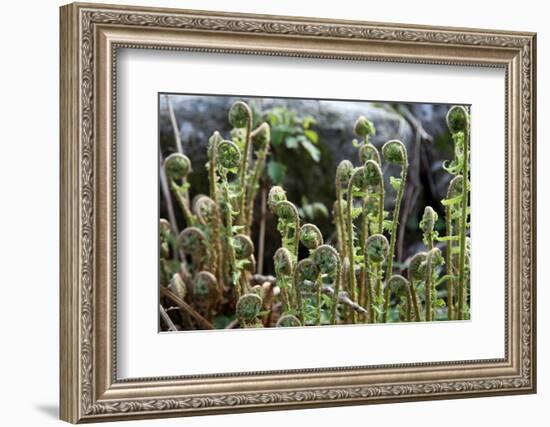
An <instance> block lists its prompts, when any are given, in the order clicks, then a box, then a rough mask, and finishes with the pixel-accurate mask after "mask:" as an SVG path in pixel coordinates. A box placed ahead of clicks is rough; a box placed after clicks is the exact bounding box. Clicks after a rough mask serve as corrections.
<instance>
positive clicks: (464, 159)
mask: <svg viewBox="0 0 550 427" xmlns="http://www.w3.org/2000/svg"><path fill="white" fill-rule="evenodd" d="M447 126H448V127H449V130H450V132H451V134H452V135H453V139H454V140H455V144H456V145H458V146H459V147H460V146H462V150H461V156H460V157H461V159H460V160H461V162H460V167H461V175H462V177H463V183H462V200H461V216H460V241H459V260H458V295H457V299H458V313H457V318H458V319H459V320H462V319H464V312H465V310H464V302H465V280H466V249H467V248H466V228H467V217H468V208H469V201H468V187H469V183H468V176H469V175H468V174H469V152H470V147H469V144H470V116H469V114H468V112H467V111H466V109H465V108H464V107H461V106H454V107H452V108H451V109H450V110H449V112H448V113H447Z"/></svg>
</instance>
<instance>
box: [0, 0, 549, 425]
mask: <svg viewBox="0 0 550 427" xmlns="http://www.w3.org/2000/svg"><path fill="white" fill-rule="evenodd" d="M110 1H111V2H113V3H121V4H124V3H125V2H120V1H116V0H110ZM128 1H130V0H128ZM132 3H133V4H140V5H147V6H153V5H157V6H166V7H180V8H191V9H193V8H195V9H209V10H225V11H235V12H252V13H269V14H281V15H302V16H318V17H326V18H342V19H360V20H370V21H387V22H404V23H415V24H433V25H451V26H464V27H480V28H483V27H489V28H496V29H509V30H528V31H536V32H538V52H539V57H538V75H539V81H538V99H539V101H538V118H539V119H538V140H539V146H538V158H539V161H538V164H539V172H538V189H539V201H538V217H539V225H538V251H539V271H538V285H539V286H538V301H539V318H538V335H539V339H538V359H539V375H538V377H539V393H538V394H537V395H529V396H509V397H492V398H478V399H464V400H448V401H437V402H421V403H401V404H393V405H373V406H361V407H345V408H327V409H315V410H300V411H282V412H265V413H252V414H239V415H224V416H215V417H214V416H209V417H198V418H188V419H185V420H182V419H169V420H162V421H136V422H129V423H125V424H124V425H125V426H133V425H136V426H148V425H151V426H152V425H159V426H163V425H165V426H170V425H181V424H182V423H185V425H187V426H217V425H219V424H228V425H231V424H234V423H238V424H239V425H240V426H241V427H247V426H259V425H261V426H280V425H282V424H287V425H299V424H307V425H316V426H331V425H337V424H341V423H344V422H353V423H360V424H373V425H388V424H389V425H393V424H397V423H401V422H406V423H407V424H408V425H409V426H413V427H414V426H420V425H422V426H424V427H426V426H431V425H436V424H441V423H444V424H445V425H446V427H454V426H460V427H463V426H467V425H481V424H482V423H484V422H490V423H491V424H493V425H499V426H503V427H506V426H516V425H519V424H522V425H529V424H531V423H533V424H534V423H535V422H536V421H538V420H542V419H543V418H547V414H548V406H549V405H550V392H549V391H548V389H549V387H550V375H549V374H548V369H547V364H546V362H547V361H548V360H549V355H550V338H549V337H548V336H547V332H546V328H547V327H548V326H549V324H550V314H549V312H548V310H546V309H545V304H544V301H546V300H548V299H549V298H550V291H549V290H548V287H547V286H545V285H546V282H547V281H548V278H549V275H550V268H549V266H548V263H547V262H546V258H547V257H548V256H550V255H549V254H550V243H549V240H548V239H546V240H545V239H544V236H546V237H548V235H549V231H550V230H549V225H548V224H549V223H548V222H546V223H545V222H544V221H543V219H544V218H549V217H550V201H549V198H548V196H547V194H546V191H547V189H546V188H547V187H548V185H549V181H550V169H549V168H547V167H544V165H545V163H546V162H547V161H550V148H549V147H548V144H545V141H547V140H548V139H549V137H550V135H549V132H550V126H548V125H547V123H548V122H546V121H544V118H545V117H550V101H549V100H548V98H546V96H548V95H549V92H548V91H549V88H548V80H547V78H548V76H549V75H550V56H549V55H548V52H550V29H549V28H548V25H547V24H548V23H547V18H548V12H547V11H546V10H545V2H541V1H536V0H522V1H521V2H519V1H515V2H512V1H504V0H501V1H498V2H497V1H493V2H480V1H478V0H477V1H471V0H461V1H455V2H453V3H454V4H453V5H450V4H448V3H447V2H442V1H436V0H434V1H421V0H417V1H407V0H393V1H391V2H384V1H376V2H365V1H363V2H361V1H359V2H358V1H357V0H338V1H337V2H330V1H324V2H321V1H318V0H317V1H305V0H302V1H299V0H277V1H276V2H269V3H267V2H259V1H257V0H256V1H245V0H231V1H230V2H229V1H223V0H185V1H183V0H182V1H176V0H172V1H170V0H161V1H156V2H153V1H152V0H146V1H142V0H133V1H132ZM61 4H62V3H61V2H59V1H57V0H47V1H46V0H42V1H25V2H16V1H12V2H5V3H4V4H3V5H2V6H3V7H2V18H3V19H2V25H1V26H0V32H1V37H0V43H1V53H2V61H1V65H0V108H1V110H0V201H1V202H0V203H1V204H0V206H1V207H0V328H1V329H0V331H1V336H0V342H1V343H2V345H1V350H0V396H1V397H0V402H1V405H0V419H1V420H2V424H3V425H10V426H18V425H25V426H48V425H59V424H61V422H60V421H58V420H57V402H58V367H57V364H58V203H59V194H58V186H59V185H58V176H59V161H58V158H59V155H58V153H59V151H58V68H59V67H58V63H59V59H58V25H59V23H58V7H59V6H60V5H61ZM537 425H541V424H540V423H537Z"/></svg>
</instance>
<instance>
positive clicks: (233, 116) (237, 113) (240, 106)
mask: <svg viewBox="0 0 550 427" xmlns="http://www.w3.org/2000/svg"><path fill="white" fill-rule="evenodd" d="M229 123H231V125H232V126H233V127H234V128H235V129H242V128H245V129H246V131H245V136H244V149H243V151H242V156H241V159H240V160H241V161H240V165H239V172H238V175H239V185H240V195H239V203H238V213H239V215H238V224H239V225H245V222H246V219H247V216H246V175H247V172H248V162H249V159H250V149H251V133H252V111H251V110H250V107H249V106H248V105H247V104H246V103H244V102H242V101H237V102H235V103H234V104H233V105H232V106H231V109H230V110H229Z"/></svg>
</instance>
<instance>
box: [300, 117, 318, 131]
mask: <svg viewBox="0 0 550 427" xmlns="http://www.w3.org/2000/svg"><path fill="white" fill-rule="evenodd" d="M315 123H317V120H315V117H313V116H305V117H304V119H303V120H302V126H303V127H304V129H309V127H310V126H311V125H314V124H315Z"/></svg>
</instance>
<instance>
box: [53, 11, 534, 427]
mask: <svg viewBox="0 0 550 427" xmlns="http://www.w3.org/2000/svg"><path fill="white" fill-rule="evenodd" d="M535 41H536V37H535V34H533V33H519V32H507V31H494V30H479V29H462V28H438V27H423V26H412V25H402V24H381V23H369V22H353V21H331V20H322V19H316V18H296V17H282V16H263V15H243V14H230V13H216V12H199V11H189V10H174V9H158V8H140V7H126V6H110V5H92V4H71V5H67V6H63V7H62V8H61V49H60V51H61V85H60V87H61V112H60V115H61V119H60V122H61V131H60V133H61V208H60V209H61V239H60V241H61V284H60V286H61V288H60V292H61V303H60V306H61V313H60V316H61V320H60V324H61V344H60V345H61V348H60V372H61V378H60V382H61V418H62V419H63V420H66V421H69V422H72V423H78V422H90V421H106V420H119V419H120V420H122V419H130V418H153V417H168V416H184V415H201V414H216V413H228V412H243V411H259V410H276V409H279V410H280V409H288V408H307V407H322V406H330V405H359V404H369V403H383V402H401V401H410V400H429V399H443V398H459V397H460V398H461V397H476V396H487V395H495V394H520V393H534V392H535V391H536V331H535V326H536V318H535V315H536V298H535V296H536V280H535V279H536V253H535V251H536V242H535V236H536V182H535V177H536V173H535V167H536V161H535V159H536V144H535V139H536V129H535V122H536V120H535V105H536V102H535V94H536V90H535V89H536V75H535V71H536V44H535Z"/></svg>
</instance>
